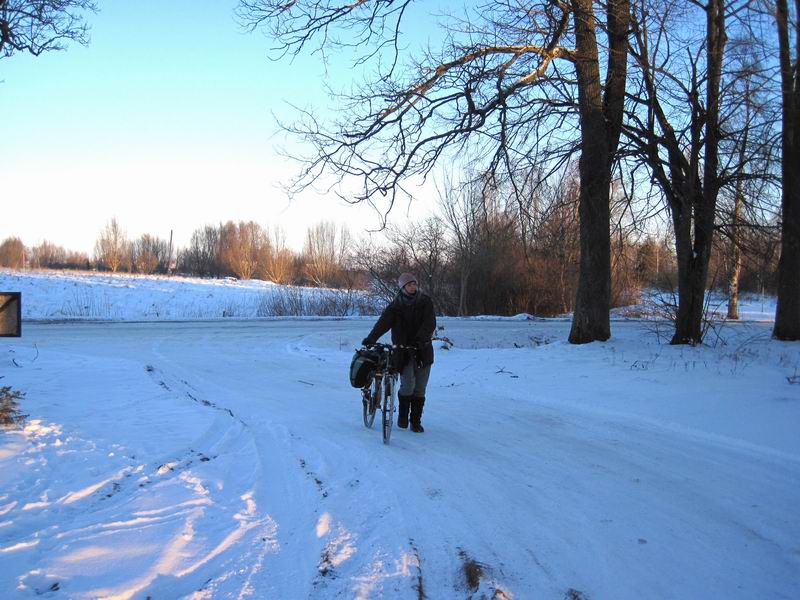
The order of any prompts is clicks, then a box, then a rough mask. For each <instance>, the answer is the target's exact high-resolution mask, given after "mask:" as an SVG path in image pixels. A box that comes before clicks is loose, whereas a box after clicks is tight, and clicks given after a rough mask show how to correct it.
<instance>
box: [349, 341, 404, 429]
mask: <svg viewBox="0 0 800 600" xmlns="http://www.w3.org/2000/svg"><path fill="white" fill-rule="evenodd" d="M371 347H372V348H374V349H375V350H377V351H378V357H379V358H378V365H377V368H376V370H375V374H374V376H373V378H372V380H371V381H370V382H369V383H368V384H367V385H366V386H364V387H363V388H362V403H363V413H364V426H365V427H372V424H373V422H374V420H375V413H376V412H377V409H378V407H379V406H380V407H381V434H382V437H383V443H384V444H388V443H389V439H390V438H391V435H392V423H393V421H394V411H395V405H396V404H397V391H398V384H397V380H398V378H399V376H400V371H399V370H398V368H397V365H396V364H395V363H396V360H395V352H397V351H399V350H415V348H413V347H411V346H399V345H398V346H393V345H390V344H380V343H378V344H373V345H372V346H371Z"/></svg>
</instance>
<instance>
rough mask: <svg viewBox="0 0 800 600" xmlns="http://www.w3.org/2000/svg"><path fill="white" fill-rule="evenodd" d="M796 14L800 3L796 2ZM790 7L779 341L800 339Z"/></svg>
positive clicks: (798, 185)
mask: <svg viewBox="0 0 800 600" xmlns="http://www.w3.org/2000/svg"><path fill="white" fill-rule="evenodd" d="M795 8H796V10H795V13H796V14H797V12H798V11H800V0H795ZM789 22H790V21H789V18H788V7H787V3H786V0H777V24H778V38H779V43H780V65H781V84H782V90H783V136H782V140H781V141H782V145H783V161H782V169H781V175H782V178H783V198H782V204H783V223H782V228H781V258H780V263H779V265H778V306H777V308H776V311H775V328H774V329H773V331H772V335H773V336H774V337H775V338H777V339H779V340H800V275H798V273H800V175H798V172H797V164H798V160H800V149H798V137H800V85H799V84H798V80H797V71H796V69H797V60H798V59H800V31H798V30H797V29H798V25H797V24H796V22H795V31H794V34H795V36H796V41H795V43H796V44H797V47H796V48H795V54H796V56H795V70H793V69H792V59H791V43H790V33H791V32H790V31H789Z"/></svg>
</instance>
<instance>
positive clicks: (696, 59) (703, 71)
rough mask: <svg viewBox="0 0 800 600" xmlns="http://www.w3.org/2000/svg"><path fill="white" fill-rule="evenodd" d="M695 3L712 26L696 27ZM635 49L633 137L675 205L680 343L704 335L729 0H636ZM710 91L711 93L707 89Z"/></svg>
mask: <svg viewBox="0 0 800 600" xmlns="http://www.w3.org/2000/svg"><path fill="white" fill-rule="evenodd" d="M690 7H696V8H699V10H700V11H702V14H703V15H704V16H705V26H704V28H703V30H702V32H700V33H698V37H696V38H691V39H688V40H687V39H675V36H676V35H684V34H685V32H686V31H687V30H688V31H689V32H691V27H690V23H692V21H691V20H692V18H693V15H692V14H691V12H689V11H690ZM635 13H636V18H635V19H634V22H633V23H634V27H633V30H634V39H635V43H634V45H633V48H632V55H633V57H634V62H635V64H636V66H637V67H638V69H637V75H638V77H639V79H638V85H639V93H638V94H637V95H634V104H633V106H634V109H635V110H636V111H639V112H635V113H634V114H631V115H630V118H629V120H628V121H627V123H626V127H625V130H626V137H627V139H628V141H629V142H630V144H631V146H632V148H633V149H632V150H631V152H633V153H638V155H639V156H641V157H642V159H643V160H644V161H645V162H646V164H647V165H648V168H649V169H650V173H651V175H652V180H653V181H654V182H655V183H656V185H657V186H658V187H659V188H660V190H661V192H662V193H663V194H664V196H665V198H666V200H667V205H668V206H669V209H670V214H671V217H672V223H673V228H674V232H675V245H676V254H677V258H678V314H677V318H676V321H675V333H674V335H673V337H672V343H673V344H687V343H688V344H695V343H699V342H701V341H702V337H703V326H702V321H703V311H704V298H705V289H706V281H707V278H708V266H709V260H710V257H711V249H712V242H713V236H714V221H715V216H716V204H717V196H718V193H719V190H720V189H721V187H722V185H723V181H722V177H721V176H720V173H719V169H718V167H719V138H720V112H719V107H720V83H721V79H722V59H723V52H724V48H725V43H726V39H727V37H726V36H727V34H726V29H725V6H724V3H723V0H708V2H707V3H706V4H692V3H685V2H680V1H678V2H675V1H673V0H664V2H660V3H658V4H656V0H652V1H649V2H646V1H644V0H643V1H642V2H640V3H638V4H637V5H636V10H635ZM703 92H705V93H703Z"/></svg>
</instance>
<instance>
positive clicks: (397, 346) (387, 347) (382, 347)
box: [365, 342, 417, 352]
mask: <svg viewBox="0 0 800 600" xmlns="http://www.w3.org/2000/svg"><path fill="white" fill-rule="evenodd" d="M365 348H376V349H378V350H413V351H415V352H416V350H417V347H416V346H406V345H403V344H382V343H380V342H375V343H374V344H368V345H366V346H365Z"/></svg>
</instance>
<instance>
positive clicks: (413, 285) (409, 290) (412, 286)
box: [403, 281, 417, 296]
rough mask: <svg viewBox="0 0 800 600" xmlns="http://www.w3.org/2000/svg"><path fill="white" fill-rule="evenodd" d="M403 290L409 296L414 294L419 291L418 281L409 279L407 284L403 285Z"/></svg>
mask: <svg viewBox="0 0 800 600" xmlns="http://www.w3.org/2000/svg"><path fill="white" fill-rule="evenodd" d="M403 290H404V291H405V293H406V294H408V295H409V296H413V295H414V294H416V293H417V282H416V281H409V282H408V283H407V284H405V285H404V286H403Z"/></svg>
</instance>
